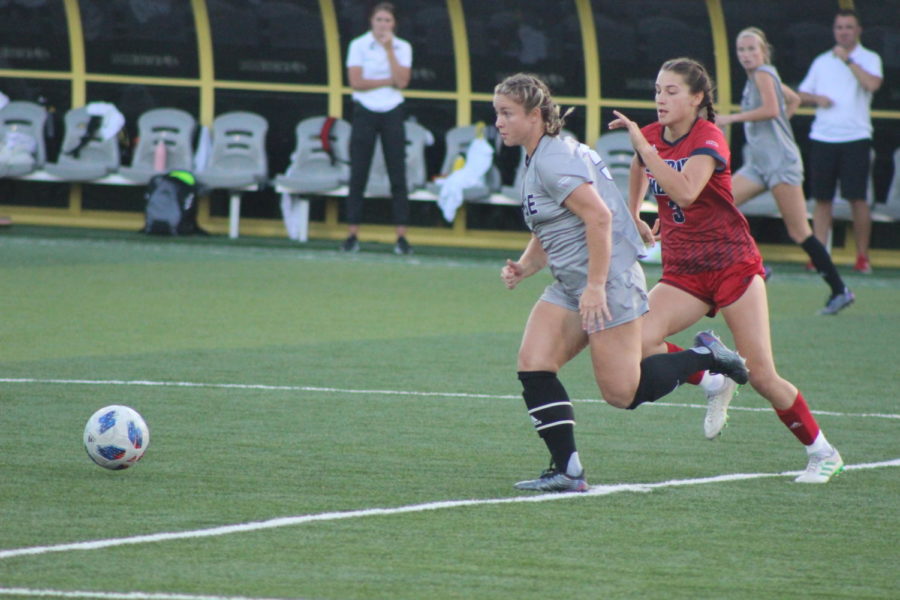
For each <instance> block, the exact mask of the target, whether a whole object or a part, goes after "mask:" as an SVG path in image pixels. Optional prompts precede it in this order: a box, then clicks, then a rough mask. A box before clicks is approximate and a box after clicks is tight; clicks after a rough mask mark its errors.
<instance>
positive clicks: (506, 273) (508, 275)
mask: <svg viewBox="0 0 900 600" xmlns="http://www.w3.org/2000/svg"><path fill="white" fill-rule="evenodd" d="M500 279H501V280H503V284H504V285H505V286H506V289H508V290H511V289H514V288H515V287H516V286H517V285H519V282H520V281H522V280H523V279H525V267H524V266H522V263H520V262H516V261H514V260H509V259H508V258H507V259H506V264H505V265H504V266H503V268H502V269H500Z"/></svg>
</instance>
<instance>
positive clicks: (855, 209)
mask: <svg viewBox="0 0 900 600" xmlns="http://www.w3.org/2000/svg"><path fill="white" fill-rule="evenodd" d="M871 152H872V142H871V140H857V141H855V142H847V143H846V144H841V156H840V181H841V196H843V197H844V198H845V199H846V200H847V201H848V202H849V203H850V210H851V212H852V215H853V236H854V238H855V239H856V263H855V264H854V266H853V269H854V270H855V271H857V272H859V273H863V274H866V275H868V274H870V273H871V272H872V266H871V264H870V263H869V244H870V240H871V237H872V214H871V212H870V210H869V204H868V202H867V198H868V187H869V172H870V171H871V164H872V155H871Z"/></svg>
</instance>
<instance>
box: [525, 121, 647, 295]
mask: <svg viewBox="0 0 900 600" xmlns="http://www.w3.org/2000/svg"><path fill="white" fill-rule="evenodd" d="M583 183H592V184H593V185H594V188H595V189H596V190H597V192H598V193H599V194H600V197H601V198H602V199H603V201H604V203H605V204H606V206H607V207H609V210H610V212H612V215H613V222H612V257H611V260H610V265H609V273H608V274H607V279H608V280H611V279H613V278H614V277H616V276H618V275H620V274H621V273H623V272H624V271H625V270H627V269H629V268H630V267H631V266H632V265H633V264H634V262H635V261H636V260H637V257H638V255H639V254H642V253H643V252H644V244H643V242H642V241H641V237H640V235H639V234H638V231H637V227H636V226H635V224H634V220H633V219H632V217H631V215H630V214H629V212H628V205H627V204H626V203H625V200H624V199H623V198H622V194H621V193H620V192H619V189H618V188H617V187H616V184H615V182H614V181H613V178H612V175H610V173H609V170H608V169H607V168H606V165H605V164H604V163H603V160H602V159H601V158H600V155H599V154H597V153H596V152H595V151H594V150H592V149H591V148H590V147H588V146H586V145H585V144H580V143H579V142H578V141H577V140H575V139H574V138H571V137H568V138H565V139H562V138H560V137H559V136H549V135H545V136H544V137H542V138H541V141H540V142H539V143H538V146H537V148H536V149H535V151H534V154H533V155H532V156H531V158H530V160H528V161H527V163H526V165H525V177H524V178H523V181H522V190H521V193H522V213H523V215H524V217H525V223H526V225H528V228H529V229H531V231H532V232H534V234H535V235H536V236H537V238H538V240H539V241H540V242H541V246H542V247H543V248H544V251H545V252H546V253H547V258H548V262H549V264H550V271H551V272H552V273H553V276H554V277H555V278H556V279H557V281H559V282H560V284H562V286H563V288H564V289H565V290H566V292H567V293H570V294H576V295H580V294H581V292H582V291H583V290H584V287H585V285H586V284H587V269H588V251H587V240H586V238H585V233H584V222H583V221H582V220H581V219H580V218H579V217H578V215H576V214H575V213H573V212H572V211H570V210H569V209H568V208H566V207H565V206H563V201H565V199H566V198H567V197H568V196H569V194H571V193H572V192H573V191H574V190H575V188H577V187H578V186H579V185H581V184H583Z"/></svg>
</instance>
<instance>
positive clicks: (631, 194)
mask: <svg viewBox="0 0 900 600" xmlns="http://www.w3.org/2000/svg"><path fill="white" fill-rule="evenodd" d="M649 185H650V182H649V181H647V178H646V177H645V176H644V166H643V165H642V164H641V159H640V157H639V156H638V155H637V153H635V155H634V156H633V157H632V158H631V168H630V170H629V172H628V209H629V210H630V211H631V217H632V218H633V219H634V223H635V225H637V229H638V233H639V234H641V239H642V240H643V241H644V243H645V244H647V245H650V244H652V243H653V242H654V241H655V240H654V235H653V230H652V229H651V228H650V226H649V225H647V223H645V222H644V220H643V219H641V204H643V203H644V196H646V195H647V187H648V186H649Z"/></svg>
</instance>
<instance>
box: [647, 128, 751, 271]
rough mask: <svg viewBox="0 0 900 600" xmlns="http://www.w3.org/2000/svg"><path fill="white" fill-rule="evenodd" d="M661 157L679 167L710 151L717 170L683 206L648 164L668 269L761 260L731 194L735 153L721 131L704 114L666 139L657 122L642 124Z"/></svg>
mask: <svg viewBox="0 0 900 600" xmlns="http://www.w3.org/2000/svg"><path fill="white" fill-rule="evenodd" d="M641 131H642V132H643V133H644V136H645V137H646V138H647V141H648V142H650V144H651V145H653V147H654V148H656V151H657V152H658V153H659V156H660V158H662V159H663V160H665V161H666V164H668V165H669V166H670V167H672V168H674V169H675V170H676V171H679V172H680V171H681V169H682V168H683V167H684V164H685V163H686V162H687V161H688V159H689V158H690V157H692V156H694V155H697V154H706V155H708V156H712V157H713V158H714V159H715V161H716V169H715V171H713V174H712V176H711V177H710V178H709V181H708V182H707V184H706V186H705V187H704V188H703V190H702V191H701V192H700V195H699V196H698V197H697V199H696V200H695V201H694V202H693V203H692V204H691V205H690V206H688V207H687V208H681V207H679V206H678V205H677V204H675V202H673V201H672V200H670V199H669V196H668V195H667V194H666V192H665V190H663V189H662V188H661V187H660V186H659V184H658V183H657V181H656V178H655V177H654V176H653V175H652V174H651V173H650V171H649V170H647V169H646V168H645V169H644V172H645V173H646V175H647V178H648V179H649V180H650V191H651V193H653V195H654V196H655V197H656V202H657V204H658V205H659V222H660V233H661V235H662V257H663V261H662V262H663V272H664V273H672V274H677V273H683V274H693V273H702V272H705V271H719V270H721V269H724V268H725V267H728V266H731V265H734V264H735V263H739V262H745V261H750V260H754V259H757V260H761V258H760V255H759V250H758V249H757V248H756V242H754V241H753V237H752V236H751V235H750V226H749V225H748V224H747V219H746V217H744V215H743V214H742V213H741V211H739V210H738V209H737V207H735V205H734V197H733V196H732V195H731V166H730V163H731V152H730V151H729V149H728V142H727V141H726V140H725V136H724V135H722V132H721V130H720V129H719V128H718V127H716V125H715V124H714V123H712V122H711V121H708V120H706V119H697V120H696V121H695V122H694V124H693V126H691V130H690V131H689V132H688V133H687V135H685V136H684V137H682V138H680V139H677V140H674V141H672V142H669V141H666V140H665V139H663V126H662V125H660V124H659V122H656V123H652V124H650V125H647V126H646V127H644V128H642V129H641Z"/></svg>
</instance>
